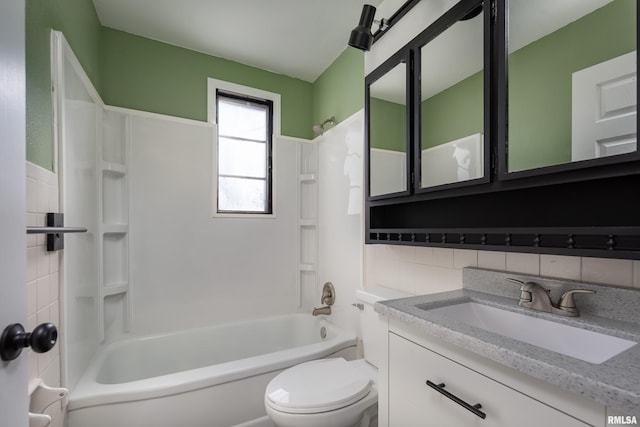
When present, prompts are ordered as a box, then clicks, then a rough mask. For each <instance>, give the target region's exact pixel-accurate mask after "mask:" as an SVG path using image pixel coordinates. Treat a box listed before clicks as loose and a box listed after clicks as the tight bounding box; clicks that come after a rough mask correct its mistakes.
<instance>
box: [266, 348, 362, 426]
mask: <svg viewBox="0 0 640 427" xmlns="http://www.w3.org/2000/svg"><path fill="white" fill-rule="evenodd" d="M370 388H371V378H370V377H368V376H367V375H366V374H365V373H363V372H361V371H360V370H358V369H356V368H354V367H353V366H351V365H350V364H349V363H348V362H347V361H346V360H344V359H342V358H337V359H320V360H313V361H311V362H306V363H301V364H300V365H296V366H294V367H292V368H289V369H287V370H285V371H284V372H281V373H280V374H278V375H277V376H276V377H275V378H274V379H272V380H271V382H270V383H269V385H267V390H266V399H265V401H266V402H267V404H268V405H269V406H271V407H272V408H273V409H275V410H278V411H281V412H288V413H295V414H305V413H317V412H327V411H333V410H336V409H340V408H343V407H345V406H348V405H350V404H352V403H354V402H357V401H358V400H360V399H362V398H363V397H365V396H366V395H367V394H368V393H369V389H370Z"/></svg>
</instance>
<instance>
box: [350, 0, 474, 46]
mask: <svg viewBox="0 0 640 427" xmlns="http://www.w3.org/2000/svg"><path fill="white" fill-rule="evenodd" d="M419 2H420V0H408V1H406V2H405V3H404V4H403V5H402V6H400V8H399V9H398V10H397V11H396V12H395V13H394V14H393V15H391V17H390V18H389V19H384V18H383V19H380V20H377V19H373V18H374V16H375V14H376V8H375V7H373V6H371V5H370V4H365V5H364V6H362V13H361V14H360V22H359V23H358V26H357V27H356V28H354V29H353V30H352V31H351V36H349V46H351V47H355V48H356V49H360V50H364V51H368V50H369V49H371V45H372V44H373V43H374V42H375V41H377V40H378V39H379V38H380V37H382V36H383V35H384V33H386V32H387V31H388V30H389V29H390V28H391V27H392V26H393V25H394V24H395V23H396V22H398V21H399V20H400V19H401V18H402V17H403V16H404V15H406V14H407V13H408V12H409V11H410V10H411V9H412V8H413V7H414V6H415V5H416V4H418V3H419ZM480 12H482V4H479V5H478V6H476V7H475V8H474V9H472V10H471V11H470V12H469V13H468V14H467V15H465V16H464V17H462V18H461V19H460V20H461V21H466V20H469V19H472V18H475V17H476V16H478V15H479V14H480ZM373 23H376V24H378V25H379V28H378V29H377V30H376V32H375V33H371V25H373Z"/></svg>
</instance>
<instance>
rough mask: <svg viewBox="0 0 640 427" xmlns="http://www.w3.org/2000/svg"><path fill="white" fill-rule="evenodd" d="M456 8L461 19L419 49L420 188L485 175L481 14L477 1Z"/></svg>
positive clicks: (464, 180)
mask: <svg viewBox="0 0 640 427" xmlns="http://www.w3.org/2000/svg"><path fill="white" fill-rule="evenodd" d="M468 4H470V5H472V4H471V3H468ZM467 7H469V6H467ZM460 10H461V11H460V12H458V13H462V14H463V15H459V16H462V18H461V19H459V20H457V22H455V23H454V24H453V25H451V26H449V27H448V28H447V29H446V30H444V32H442V33H440V34H438V35H437V36H436V37H435V38H432V39H431V40H429V41H428V42H427V43H426V44H424V45H423V46H421V47H420V48H419V54H418V57H419V58H420V59H419V60H417V62H418V63H419V70H420V71H419V78H420V81H419V86H420V91H419V93H420V99H419V105H418V107H417V108H418V110H419V111H420V113H419V136H418V138H419V141H420V143H419V152H417V153H416V157H417V158H418V159H419V163H418V164H419V170H418V172H419V177H420V179H419V187H420V188H421V189H433V187H438V186H442V185H445V184H454V183H462V182H466V181H471V180H477V179H480V178H482V177H484V176H485V175H488V173H487V172H485V142H484V141H485V137H484V136H485V108H484V105H485V90H484V87H485V73H484V59H485V55H484V52H485V49H484V40H485V36H484V12H483V9H482V5H481V4H480V5H478V4H476V6H474V7H473V9H472V10H471V11H468V10H467V11H463V10H462V9H460ZM427 36H428V37H429V35H428V34H427Z"/></svg>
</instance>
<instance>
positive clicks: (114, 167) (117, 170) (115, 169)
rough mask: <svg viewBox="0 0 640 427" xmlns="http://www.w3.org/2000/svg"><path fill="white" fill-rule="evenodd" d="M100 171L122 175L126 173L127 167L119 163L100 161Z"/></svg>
mask: <svg viewBox="0 0 640 427" xmlns="http://www.w3.org/2000/svg"><path fill="white" fill-rule="evenodd" d="M102 171H103V172H104V173H105V174H107V175H112V176H124V175H125V174H126V173H127V167H126V166H125V165H123V164H120V163H112V162H102Z"/></svg>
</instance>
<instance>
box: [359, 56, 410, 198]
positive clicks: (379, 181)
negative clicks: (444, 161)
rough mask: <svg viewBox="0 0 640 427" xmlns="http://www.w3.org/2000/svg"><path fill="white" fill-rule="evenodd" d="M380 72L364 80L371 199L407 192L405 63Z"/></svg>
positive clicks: (384, 67) (399, 63) (400, 62)
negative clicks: (365, 87)
mask: <svg viewBox="0 0 640 427" xmlns="http://www.w3.org/2000/svg"><path fill="white" fill-rule="evenodd" d="M381 68H382V70H378V72H374V73H372V76H370V77H368V78H367V81H368V83H367V100H366V109H367V117H368V120H367V123H368V158H369V196H370V197H379V196H385V195H391V194H402V193H405V192H408V179H407V176H408V175H407V173H408V171H407V169H408V168H409V158H408V151H409V150H408V146H409V144H408V133H407V129H408V120H407V118H408V114H407V60H406V59H402V60H401V61H399V62H397V63H395V64H393V63H392V64H391V66H385V64H383V65H382V66H381ZM376 74H380V76H379V77H377V76H376Z"/></svg>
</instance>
